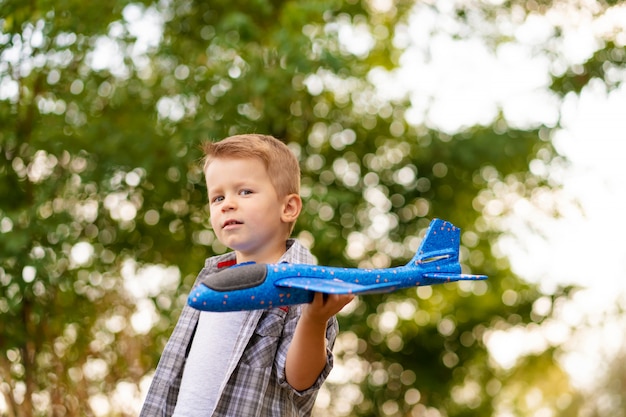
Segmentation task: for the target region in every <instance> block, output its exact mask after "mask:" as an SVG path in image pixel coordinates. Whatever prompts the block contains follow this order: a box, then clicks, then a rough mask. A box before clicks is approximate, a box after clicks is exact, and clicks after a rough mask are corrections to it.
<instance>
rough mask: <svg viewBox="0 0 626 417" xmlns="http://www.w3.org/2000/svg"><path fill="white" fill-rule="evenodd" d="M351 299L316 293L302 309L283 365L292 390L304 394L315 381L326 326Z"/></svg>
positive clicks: (323, 356)
mask: <svg viewBox="0 0 626 417" xmlns="http://www.w3.org/2000/svg"><path fill="white" fill-rule="evenodd" d="M353 298H354V295H352V294H345V295H339V294H328V295H326V294H322V293H316V294H315V296H314V298H313V301H312V302H311V303H310V304H308V305H306V306H304V307H303V308H302V315H301V316H300V320H299V321H298V325H297V326H296V331H295V333H294V335H293V339H292V341H291V345H290V346H289V350H288V351H287V359H286V363H285V376H286V378H287V382H288V383H289V385H291V386H292V387H293V388H294V389H296V390H298V391H304V390H305V389H307V388H309V387H311V386H312V385H313V384H314V383H315V381H316V380H317V378H318V377H319V375H320V373H321V372H322V370H323V369H324V367H325V366H326V323H327V322H328V320H329V319H330V318H331V317H333V316H334V315H335V314H337V313H338V312H339V311H340V310H341V309H342V308H343V307H344V306H345V305H346V304H348V303H349V302H350V301H352V299H353Z"/></svg>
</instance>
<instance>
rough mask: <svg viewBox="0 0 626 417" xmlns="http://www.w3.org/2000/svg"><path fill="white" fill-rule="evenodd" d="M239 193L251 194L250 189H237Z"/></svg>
mask: <svg viewBox="0 0 626 417" xmlns="http://www.w3.org/2000/svg"><path fill="white" fill-rule="evenodd" d="M239 194H241V195H249V194H252V190H241V191H239Z"/></svg>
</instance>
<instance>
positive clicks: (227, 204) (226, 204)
mask: <svg viewBox="0 0 626 417" xmlns="http://www.w3.org/2000/svg"><path fill="white" fill-rule="evenodd" d="M235 208H236V204H235V199H234V198H232V197H228V196H227V197H224V201H223V202H222V211H229V210H234V209H235Z"/></svg>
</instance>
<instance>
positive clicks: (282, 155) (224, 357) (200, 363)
mask: <svg viewBox="0 0 626 417" xmlns="http://www.w3.org/2000/svg"><path fill="white" fill-rule="evenodd" d="M204 152H205V161H204V174H205V178H206V183H207V189H208V197H209V212H210V220H211V226H212V228H213V230H214V232H215V235H216V237H217V239H219V241H220V242H222V243H223V244H224V245H226V246H227V247H228V248H230V249H232V252H229V253H227V254H224V255H219V256H214V257H212V258H209V259H207V260H206V262H205V266H204V268H203V269H202V271H201V272H200V274H199V277H198V278H201V277H204V276H206V275H207V274H212V273H215V272H216V271H218V270H220V269H221V268H227V267H229V266H231V265H233V264H235V263H241V262H249V261H254V262H257V263H276V262H289V263H313V257H312V255H311V253H310V252H309V251H308V250H307V249H306V248H304V247H303V246H302V245H300V244H299V243H298V242H297V241H295V240H293V239H289V236H290V234H291V232H292V230H293V226H294V224H295V221H296V219H297V218H298V215H299V214H300V211H301V209H302V200H301V199H300V195H299V192H300V168H299V165H298V161H297V159H296V157H295V156H294V155H293V153H291V151H290V150H289V148H288V147H287V146H286V145H285V144H284V143H282V142H280V141H279V140H277V139H275V138H273V137H271V136H264V135H256V134H250V135H238V136H232V137H229V138H226V139H224V140H222V141H220V142H216V143H207V144H206V145H205V146H204ZM352 298H353V296H351V295H341V296H340V295H328V296H323V295H322V294H319V293H318V294H315V296H314V299H313V301H312V302H311V303H310V304H307V305H303V306H290V307H289V308H287V307H281V308H272V309H268V310H255V311H242V312H232V313H212V312H205V311H203V312H200V311H197V310H194V309H192V308H190V307H189V306H185V308H184V309H183V311H182V313H181V316H180V318H179V320H178V323H177V324H176V327H175V329H174V332H173V334H172V336H171V337H170V339H169V341H168V343H167V345H166V347H165V350H164V352H163V355H162V356H161V360H160V362H159V365H158V367H157V370H156V373H155V375H154V379H153V381H152V385H151V386H150V390H149V392H148V395H147V398H146V401H145V403H144V405H143V409H142V411H141V416H142V417H148V416H175V417H202V416H225V417H226V416H227V417H251V416H263V417H266V416H281V417H286V416H308V415H310V413H311V409H312V407H313V403H314V401H315V397H316V396H317V392H318V390H319V388H320V386H321V384H322V383H323V382H324V380H325V379H326V377H327V376H328V373H329V372H330V370H331V368H332V363H333V357H332V352H331V349H332V346H333V344H334V341H335V337H336V335H337V331H338V326H337V320H336V319H335V317H334V316H335V314H336V313H337V312H339V311H340V310H341V309H342V308H343V307H344V306H345V305H346V304H347V303H349V302H350V301H351V300H352Z"/></svg>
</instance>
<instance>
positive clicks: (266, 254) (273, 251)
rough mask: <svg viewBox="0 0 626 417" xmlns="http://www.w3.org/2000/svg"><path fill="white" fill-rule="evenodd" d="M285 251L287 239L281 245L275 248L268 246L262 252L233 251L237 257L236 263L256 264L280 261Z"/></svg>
mask: <svg viewBox="0 0 626 417" xmlns="http://www.w3.org/2000/svg"><path fill="white" fill-rule="evenodd" d="M285 252H287V240H284V241H283V243H282V246H280V247H277V248H269V249H268V250H265V251H263V252H261V253H260V252H256V253H245V252H241V251H235V255H236V257H237V263H238V264H240V263H244V262H255V263H258V264H275V263H278V261H280V258H282V256H283V255H284V254H285Z"/></svg>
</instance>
